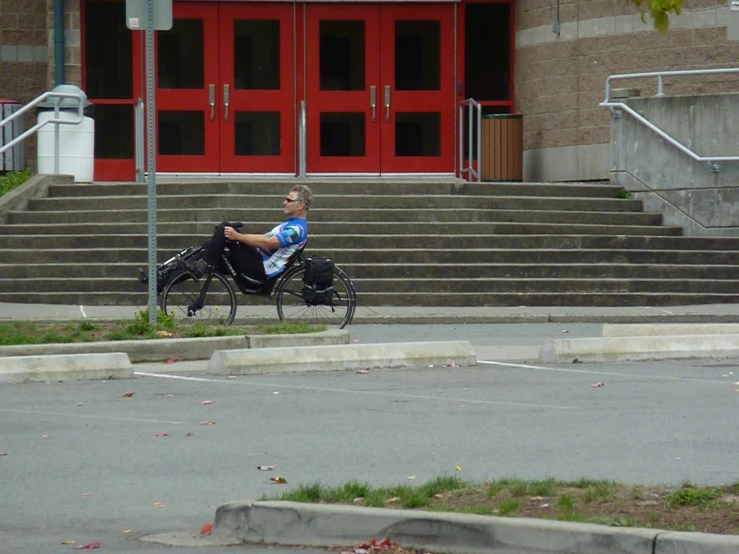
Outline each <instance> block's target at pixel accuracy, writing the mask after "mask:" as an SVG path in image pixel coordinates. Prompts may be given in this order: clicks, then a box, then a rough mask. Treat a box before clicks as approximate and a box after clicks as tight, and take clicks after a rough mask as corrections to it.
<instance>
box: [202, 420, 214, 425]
mask: <svg viewBox="0 0 739 554" xmlns="http://www.w3.org/2000/svg"><path fill="white" fill-rule="evenodd" d="M215 424H216V422H215V421H210V420H206V421H201V422H200V425H215Z"/></svg>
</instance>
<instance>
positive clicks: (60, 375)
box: [0, 352, 133, 384]
mask: <svg viewBox="0 0 739 554" xmlns="http://www.w3.org/2000/svg"><path fill="white" fill-rule="evenodd" d="M131 378H133V366H132V365H131V362H130V360H129V359H128V356H127V355H126V354H124V353H122V352H114V353H107V354H75V355H70V356H14V357H7V358H0V384H20V383H33V382H46V381H83V380H90V379H131Z"/></svg>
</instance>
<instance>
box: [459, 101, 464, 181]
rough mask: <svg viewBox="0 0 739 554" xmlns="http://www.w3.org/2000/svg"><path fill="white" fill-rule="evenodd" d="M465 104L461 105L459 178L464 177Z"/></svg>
mask: <svg viewBox="0 0 739 554" xmlns="http://www.w3.org/2000/svg"><path fill="white" fill-rule="evenodd" d="M463 137H464V106H463V105H462V104H460V105H459V178H460V179H463V178H464V144H463V142H462V141H463V140H464V139H463Z"/></svg>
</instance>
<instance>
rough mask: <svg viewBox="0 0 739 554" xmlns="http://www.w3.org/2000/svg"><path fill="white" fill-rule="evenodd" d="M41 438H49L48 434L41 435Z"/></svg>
mask: <svg viewBox="0 0 739 554" xmlns="http://www.w3.org/2000/svg"><path fill="white" fill-rule="evenodd" d="M41 438H42V439H48V438H49V435H41Z"/></svg>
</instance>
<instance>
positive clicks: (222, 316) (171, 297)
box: [162, 271, 236, 325]
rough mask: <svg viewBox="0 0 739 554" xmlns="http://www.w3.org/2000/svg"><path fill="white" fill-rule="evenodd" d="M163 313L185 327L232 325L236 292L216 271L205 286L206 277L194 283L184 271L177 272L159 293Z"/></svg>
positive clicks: (234, 315)
mask: <svg viewBox="0 0 739 554" xmlns="http://www.w3.org/2000/svg"><path fill="white" fill-rule="evenodd" d="M206 285H207V289H206V290H205V291H204V293H203V294H201V293H202V292H203V288H204V287H206ZM201 297H202V299H201ZM162 311H164V313H166V314H167V315H170V316H173V317H174V318H175V321H177V322H178V323H183V324H187V325H192V324H194V323H203V324H206V325H231V324H232V323H233V320H234V318H235V317H236V293H235V292H234V289H233V287H232V286H231V283H229V282H228V281H227V280H226V278H225V277H224V276H223V275H221V274H220V273H218V272H214V273H213V276H212V278H211V279H210V283H208V279H207V275H206V276H203V278H201V279H199V280H197V281H194V280H193V279H192V278H191V277H190V275H189V274H188V273H187V271H180V272H179V273H177V274H175V275H174V276H173V277H172V279H171V280H170V282H169V284H168V285H167V288H165V289H164V293H162Z"/></svg>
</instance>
